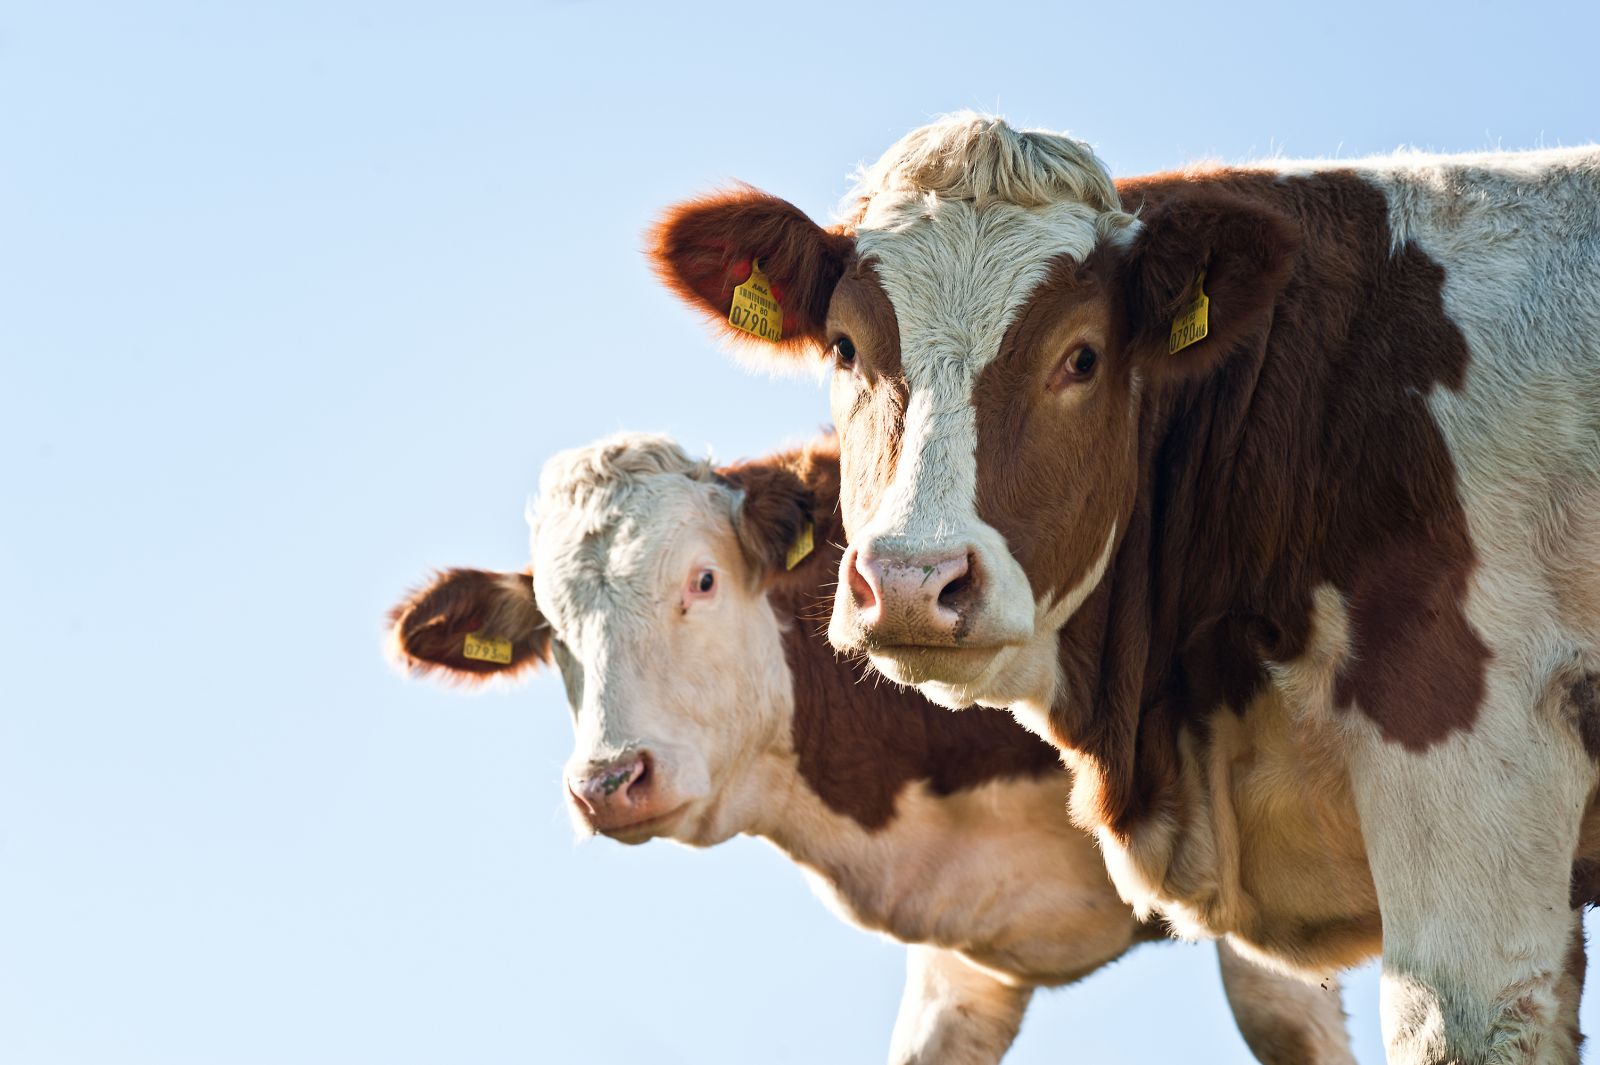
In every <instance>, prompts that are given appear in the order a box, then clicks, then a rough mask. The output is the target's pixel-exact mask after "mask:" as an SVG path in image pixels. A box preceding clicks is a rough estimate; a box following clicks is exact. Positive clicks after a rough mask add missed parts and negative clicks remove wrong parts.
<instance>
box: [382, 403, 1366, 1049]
mask: <svg viewBox="0 0 1600 1065" xmlns="http://www.w3.org/2000/svg"><path fill="white" fill-rule="evenodd" d="M838 489H839V462H838V452H837V447H836V445H835V444H834V443H833V441H832V440H831V439H823V440H820V441H816V442H814V443H812V444H811V445H809V446H807V447H804V448H800V449H796V450H792V451H788V452H785V453H782V454H778V455H775V456H772V457H769V458H765V459H761V460H757V461H753V462H748V463H744V464H741V465H736V466H731V467H727V468H722V469H718V468H714V467H713V466H712V465H711V463H709V462H706V461H696V460H693V459H691V458H690V457H689V456H688V455H687V454H686V453H685V452H684V451H683V450H682V449H681V448H680V447H679V446H677V445H676V444H674V443H673V442H672V441H671V440H670V439H667V438H665V437H659V436H653V435H644V434H626V435H621V436H617V437H613V438H610V439H607V440H603V441H601V442H598V443H596V444H593V445H590V446H588V447H584V448H579V449H577V450H574V451H570V452H567V453H564V454H562V455H559V456H557V457H556V458H554V459H552V460H551V461H550V463H549V464H548V465H547V466H546V468H545V471H544V474H543V476H542V478H541V488H540V499H539V502H538V504H537V518H536V520H535V524H534V534H533V550H532V554H533V564H532V567H531V571H528V572H521V573H496V572H487V571H483V570H472V569H456V570H449V571H446V572H444V573H442V574H439V575H437V576H436V577H435V579H434V580H433V581H432V583H430V584H429V585H427V586H426V587H424V588H423V589H422V590H420V591H418V592H416V593H415V594H412V595H410V596H408V597H406V598H405V599H404V600H403V601H402V602H401V603H400V604H399V605H398V606H397V607H396V608H395V609H394V611H393V612H392V614H391V626H392V627H391V643H392V647H393V649H394V654H395V655H396V657H397V658H398V660H399V661H401V662H402V663H404V664H405V665H407V666H409V667H410V668H411V669H412V670H414V671H416V672H418V673H439V674H443V675H446V676H450V677H455V678H460V679H464V680H468V681H477V680H482V679H486V678H489V677H493V676H496V675H517V674H521V673H525V672H526V671H528V670H530V669H535V668H538V667H539V666H540V665H541V664H545V663H548V662H550V661H551V660H553V661H554V662H555V664H556V665H557V666H558V667H559V669H560V673H561V676H562V679H563V680H564V681H565V683H566V689H567V695H568V699H569V702H570V704H571V708H572V713H573V721H574V728H575V732H576V743H575V746H574V750H573V753H572V756H571V758H570V759H569V760H568V762H567V766H566V770H565V773H564V776H565V781H566V801H567V805H568V807H569V810H570V812H571V814H572V816H573V819H574V823H575V825H576V827H577V828H578V830H579V831H580V832H581V833H585V834H593V833H599V834H601V835H605V836H608V837H611V838H613V839H616V840H620V841H622V842H624V843H642V842H644V841H645V840H649V839H652V838H658V837H665V838H670V839H674V840H677V841H679V842H681V843H686V844H689V845H692V846H697V847H705V846H712V845H715V844H717V843H720V842H722V841H724V840H726V839H729V838H730V837H732V836H734V835H736V834H741V833H743V834H749V835H756V836H762V837H765V838H766V839H768V840H770V841H771V842H772V843H774V844H776V845H777V847H778V848H779V849H780V850H782V851H783V852H784V853H785V854H787V855H788V856H789V857H790V858H791V859H792V860H793V861H794V862H796V863H797V864H798V865H800V866H801V867H802V868H803V869H804V870H805V871H806V872H807V873H808V874H810V876H811V879H812V881H813V884H814V886H815V887H816V888H817V889H818V892H819V894H820V895H822V896H823V897H824V898H825V899H826V900H827V901H829V902H830V903H831V904H832V906H833V908H834V909H835V911H836V912H838V913H840V914H841V915H843V916H844V917H846V918H847V919H848V920H850V921H852V922H854V923H855V924H857V925H859V926H861V927H863V928H866V929H871V930H875V931H878V932H883V933H887V934H888V935H890V936H892V937H894V938H896V939H898V940H901V941H902V942H905V943H906V944H908V949H907V953H906V959H907V976H906V984H905V992H904V996H903V1000H902V1003H901V1007H900V1014H899V1019H898V1020H897V1022H896V1024H895V1027H894V1033H893V1037H892V1044H891V1049H890V1054H889V1059H890V1061H891V1062H900V1063H911V1062H925V1063H932V1062H938V1063H941V1065H962V1063H978V1062H996V1061H998V1060H1000V1058H1001V1056H1002V1055H1003V1054H1004V1053H1005V1052H1006V1049H1007V1048H1008V1047H1009V1046H1010V1045H1011V1042H1012V1040H1013V1039H1014V1038H1015V1036H1016V1033H1017V1030H1018V1027H1019V1026H1020V1024H1021V1022H1022V1017H1023V1012H1024V1010H1025V1009H1026V1008H1027V1005H1028V1001H1029V998H1030V997H1031V995H1032V994H1033V991H1034V989H1035V988H1038V987H1051V986H1057V985H1061V984H1067V983H1071V982H1072V981H1075V980H1077V979H1079V978H1081V977H1083V976H1086V975H1087V974H1089V973H1091V972H1093V971H1095V970H1096V969H1098V968H1099V967H1100V966H1102V965H1105V964H1107V963H1108V962H1110V961H1112V960H1113V959H1115V958H1117V957H1119V956H1121V955H1122V954H1124V953H1125V952H1126V951H1128V950H1129V949H1131V948H1132V947H1134V946H1135V945H1137V944H1140V943H1144V942H1148V941H1151V940H1155V939H1161V938H1163V930H1162V929H1161V928H1160V927H1159V926H1157V925H1155V924H1152V923H1149V922H1143V921H1140V920H1139V919H1138V918H1136V917H1135V916H1134V914H1133V911H1132V910H1131V909H1130V908H1129V907H1128V906H1127V905H1125V904H1123V903H1122V902H1121V901H1120V900H1119V899H1118V898H1117V897H1116V891H1115V889H1114V888H1113V887H1112V885H1111V882H1110V880H1109V878H1108V877H1107V875H1106V871H1105V866H1104V863H1103V862H1102V861H1101V859H1100V857H1099V855H1098V854H1097V853H1096V848H1095V844H1094V841H1093V838H1092V837H1091V836H1090V835H1089V834H1088V833H1085V832H1083V831H1081V830H1079V829H1076V828H1074V827H1073V826H1072V825H1071V824H1070V823H1069V822H1068V821H1067V819H1066V817H1065V814H1064V807H1065V803H1066V795H1067V790H1068V787H1069V784H1068V778H1067V774H1066V772H1065V771H1064V770H1063V769H1062V767H1061V765H1060V759H1059V756H1058V754H1057V752H1056V751H1055V750H1054V749H1053V748H1052V747H1050V746H1049V745H1048V744H1046V743H1044V742H1043V741H1041V740H1039V739H1038V738H1037V737H1035V736H1033V735H1032V734H1031V733H1029V732H1027V731H1026V730H1024V729H1022V728H1021V727H1019V726H1018V725H1016V724H1015V723H1014V722H1013V721H1012V720H1011V719H1010V718H1008V717H1005V716H1004V715H999V714H982V715H979V714H968V715H964V716H957V715H952V714H950V713H948V712H947V711H945V710H944V709H942V708H940V707H937V706H934V705H933V704H931V703H929V702H927V701H926V700H924V699H923V698H922V697H920V696H918V695H917V694H916V693H914V692H907V691H903V690H900V689H898V688H897V687H895V686H892V685H880V684H877V683H873V682H870V681H869V682H868V683H861V675H860V671H859V670H858V669H857V668H856V667H854V666H853V665H852V664H851V663H848V662H844V661H841V660H839V659H837V658H836V657H835V656H834V654H833V652H832V650H831V649H830V648H829V646H828V644H827V641H826V639H825V638H824V635H823V634H822V632H821V631H820V626H819V624H818V620H819V617H820V616H821V614H820V611H825V610H826V606H827V602H828V596H829V591H830V589H831V584H832V580H833V575H834V574H835V573H836V572H837V570H838V563H839V554H840V548H839V547H838V546H836V544H837V542H838V541H839V540H840V539H842V535H843V534H842V530H841V528H840V523H839V516H838V510H837V500H838ZM1219 954H1220V961H1221V966H1222V973H1223V977H1224V984H1225V988H1226V990H1227V993H1228V996H1229V1000H1230V1003H1231V1004H1232V1006H1233V1011H1234V1016H1235V1018H1236V1019H1237V1021H1238V1024H1239V1028H1240V1031H1241V1032H1242V1033H1243V1035H1244V1037H1245V1040H1246V1042H1247V1043H1248V1044H1249V1046H1250V1047H1251V1048H1252V1049H1253V1051H1254V1052H1255V1054H1256V1056H1257V1057H1258V1058H1259V1059H1260V1060H1261V1061H1263V1062H1270V1063H1274V1065H1306V1063H1312V1065H1321V1063H1341V1065H1353V1062H1354V1060H1355V1059H1354V1058H1353V1057H1352V1056H1351V1054H1350V1051H1349V1049H1348V1039H1347V1036H1346V1034H1345V1027H1344V1015H1343V1012H1342V1010H1341V1008H1340V996H1339V991H1338V988H1337V986H1334V985H1329V986H1327V987H1323V988H1319V987H1318V986H1316V985H1315V984H1311V983H1307V982H1304V981H1302V980H1299V979H1296V978H1293V977H1286V976H1283V975H1281V974H1278V973H1276V972H1272V971H1269V970H1267V969H1265V968H1263V967H1262V966H1259V965H1257V964H1256V963H1254V962H1251V961H1249V960H1246V959H1244V958H1243V957H1242V956H1240V955H1239V954H1238V953H1236V952H1234V951H1232V950H1231V949H1229V948H1227V947H1225V946H1224V947H1222V948H1221V949H1220V951H1219Z"/></svg>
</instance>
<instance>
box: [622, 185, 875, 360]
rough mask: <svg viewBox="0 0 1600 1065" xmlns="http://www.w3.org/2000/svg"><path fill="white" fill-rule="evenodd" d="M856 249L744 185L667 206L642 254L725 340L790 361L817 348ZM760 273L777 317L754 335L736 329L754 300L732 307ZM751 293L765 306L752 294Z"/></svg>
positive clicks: (837, 233)
mask: <svg viewBox="0 0 1600 1065" xmlns="http://www.w3.org/2000/svg"><path fill="white" fill-rule="evenodd" d="M854 246H855V239H854V238H853V237H851V236H849V235H848V234H846V233H845V232H843V231H842V230H840V229H823V228H822V227H821V226H819V225H817V224H816V223H815V222H813V221H812V220H811V219H809V218H807V217H806V215H805V213H804V212H803V211H801V210H800V209H799V208H798V207H796V206H794V205H793V204H791V203H788V202H786V201H784V200H780V199H778V198H777V197H776V196H769V195H767V194H766V193H764V192H761V191H760V190H758V189H753V188H749V187H748V186H745V187H740V188H736V189H732V190H729V191H726V192H719V193H715V194H713V195H710V196H704V197H701V198H699V199H694V200H686V201H684V202H683V203H679V204H676V205H675V206H673V207H670V208H668V209H667V211H666V212H665V214H663V215H662V217H661V220H660V221H659V222H657V223H656V225H655V226H654V228H652V229H651V231H650V233H649V236H648V238H647V248H646V250H647V253H648V254H649V256H650V259H651V262H652V263H653V264H654V266H655V269H656V273H657V275H658V276H659V277H660V278H661V280H662V281H663V282H664V283H665V284H666V285H667V287H668V288H670V289H672V290H673V291H674V292H676V293H677V294H678V296H679V297H680V298H681V299H683V301H684V302H686V303H688V304H689V305H690V306H691V307H694V308H695V309H697V310H699V311H700V312H701V313H702V314H704V315H705V316H706V317H707V318H708V319H710V320H711V321H712V322H713V323H714V324H715V325H717V327H718V328H719V329H721V330H722V332H723V333H725V334H726V335H727V336H729V337H731V338H733V339H736V340H742V341H750V342H751V346H753V347H754V349H755V351H754V353H755V354H756V355H758V356H760V355H762V354H764V353H765V354H766V355H768V356H769V357H772V356H775V357H777V358H778V359H779V360H783V361H796V360H800V359H803V358H805V357H806V356H807V355H808V354H810V353H811V352H813V351H814V350H815V348H816V347H818V346H820V345H821V343H822V341H823V332H824V327H825V325H826V323H827V320H828V302H829V300H831V299H832V298H833V289H834V286H835V285H837V284H838V283H839V278H840V276H841V275H842V274H843V273H844V266H845V261H846V260H847V259H848V257H849V256H850V254H851V252H852V250H853V248H854ZM758 270H759V272H757V271H758ZM762 278H765V279H766V283H767V285H768V287H769V288H770V292H771V298H772V299H773V300H774V301H775V302H776V303H777V305H778V308H779V314H778V318H777V320H774V321H771V322H769V323H767V324H766V325H765V326H761V325H755V326H752V328H754V329H755V330H756V331H755V332H752V331H751V329H748V328H741V325H740V323H745V324H749V317H748V312H749V310H750V308H751V307H752V304H750V303H749V302H747V297H745V296H744V295H741V299H740V300H739V301H738V305H737V306H736V302H735V290H736V289H740V290H741V292H742V293H748V292H749V291H750V290H749V288H748V285H749V284H750V283H752V282H754V283H755V284H756V285H757V286H758V288H759V285H760V283H761V279H762ZM756 299H757V301H758V303H760V304H761V305H762V306H764V305H765V304H764V300H763V299H762V297H761V296H760V294H759V292H757V295H756ZM780 323H781V324H780ZM774 326H776V327H777V328H776V329H774V328H773V327H774ZM762 332H765V333H766V334H767V335H766V336H764V337H763V336H761V335H759V334H760V333H762ZM773 332H777V334H778V335H777V337H776V339H774V338H773V337H772V335H771V334H772V333H773Z"/></svg>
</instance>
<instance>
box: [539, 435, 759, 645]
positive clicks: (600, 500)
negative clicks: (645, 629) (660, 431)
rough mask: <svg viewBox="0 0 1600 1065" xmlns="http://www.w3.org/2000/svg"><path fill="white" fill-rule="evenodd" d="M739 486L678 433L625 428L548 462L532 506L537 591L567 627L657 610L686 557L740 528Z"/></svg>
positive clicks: (549, 612)
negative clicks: (676, 439) (736, 520)
mask: <svg viewBox="0 0 1600 1065" xmlns="http://www.w3.org/2000/svg"><path fill="white" fill-rule="evenodd" d="M732 502H733V492H732V490H730V489H729V488H727V487H725V486H724V485H722V484H720V483H719V482H717V481H716V479H715V477H714V476H713V475H712V473H711V467H710V464H709V463H707V462H697V461H694V460H692V459H690V458H689V457H688V456H687V455H685V454H684V452H683V451H682V449H681V448H679V447H678V446H677V445H676V444H674V443H673V442H672V441H670V440H668V439H666V438H664V437H658V436H648V435H644V434H623V435H620V436H616V437H611V438H608V439H606V440H602V441H600V442H599V443H597V444H592V445H590V446H589V447H585V448H578V449H576V450H573V451H568V452H563V453H562V454H560V455H557V456H556V457H555V458H553V459H551V460H550V462H549V463H547V464H546V465H545V469H544V473H543V475H542V476H541V477H540V494H539V499H538V501H537V502H536V503H535V504H534V506H533V508H531V510H530V514H529V520H530V523H531V525H532V553H533V575H534V595H535V597H536V598H537V599H538V601H539V607H540V610H541V611H542V612H543V613H544V614H545V616H546V617H548V618H549V619H550V620H551V622H552V623H554V625H555V627H556V629H557V630H558V631H567V630H569V629H571V628H574V627H576V625H577V623H578V621H579V619H581V618H585V617H594V616H598V615H600V614H607V615H612V616H613V621H614V620H615V617H616V616H617V615H623V616H626V615H630V614H631V615H637V616H638V618H639V619H640V620H641V621H643V620H646V619H648V618H651V617H653V616H654V615H655V613H656V608H657V607H658V606H659V605H660V603H661V601H662V594H663V589H664V588H666V587H668V586H671V587H673V588H675V587H676V586H677V584H678V583H679V580H678V579H679V577H680V576H681V574H678V573H677V572H676V568H678V566H679V563H684V564H687V560H686V556H687V555H688V554H691V553H694V552H696V551H701V550H706V549H708V548H711V547H715V546H718V545H721V544H722V542H723V541H731V540H732V538H733V526H732Z"/></svg>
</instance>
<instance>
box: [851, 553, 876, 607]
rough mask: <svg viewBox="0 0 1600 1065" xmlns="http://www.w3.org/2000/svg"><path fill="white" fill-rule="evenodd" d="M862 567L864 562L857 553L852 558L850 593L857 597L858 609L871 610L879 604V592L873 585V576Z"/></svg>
mask: <svg viewBox="0 0 1600 1065" xmlns="http://www.w3.org/2000/svg"><path fill="white" fill-rule="evenodd" d="M865 565H868V566H870V563H866V564H865ZM862 567H863V562H862V560H861V556H860V555H856V556H855V557H854V558H852V559H851V560H850V566H849V570H848V573H849V576H848V580H849V584H850V595H851V597H852V598H854V599H855V604H856V608H857V609H859V610H871V609H872V608H873V607H875V606H877V605H878V593H877V591H876V589H874V588H873V586H872V578H871V577H870V576H869V575H868V573H867V571H866V570H865V569H863V568H862Z"/></svg>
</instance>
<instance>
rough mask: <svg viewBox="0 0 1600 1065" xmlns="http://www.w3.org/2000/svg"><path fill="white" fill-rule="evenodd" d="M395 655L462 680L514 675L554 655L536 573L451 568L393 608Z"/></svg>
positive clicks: (417, 669) (415, 667)
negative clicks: (538, 597)
mask: <svg viewBox="0 0 1600 1065" xmlns="http://www.w3.org/2000/svg"><path fill="white" fill-rule="evenodd" d="M389 641H390V648H391V652H392V654H393V656H394V657H395V658H396V659H397V660H398V661H400V662H401V663H403V664H404V665H405V666H406V667H407V668H409V669H410V670H411V671H412V672H413V673H417V674H423V673H432V672H434V671H439V672H443V673H445V674H447V675H449V676H451V677H453V678H455V679H457V680H468V681H472V680H480V679H485V678H487V677H490V676H493V675H496V674H502V675H507V676H509V675H512V674H515V673H519V672H521V671H522V670H524V669H527V668H529V667H531V666H535V665H537V664H539V663H548V662H549V661H550V626H549V624H548V623H547V622H546V621H545V619H544V615H543V614H541V613H540V612H539V604H538V603H537V602H535V601H534V598H533V575H532V574H531V573H495V572H491V571H488V570H478V569H452V570H446V571H445V572H443V573H440V574H437V575H436V576H435V577H434V578H433V581H432V582H431V583H429V584H428V585H427V586H426V587H424V588H422V589H420V590H419V591H416V592H413V593H412V594H411V595H408V596H407V597H406V598H405V599H403V600H401V601H400V603H399V604H398V605H396V606H395V608H394V609H393V610H391V611H389Z"/></svg>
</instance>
